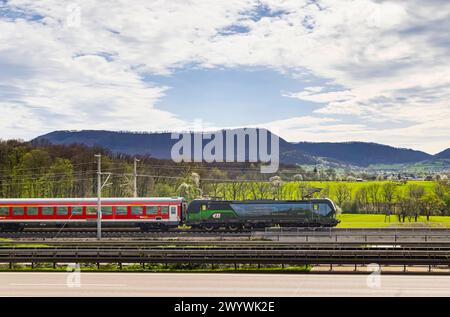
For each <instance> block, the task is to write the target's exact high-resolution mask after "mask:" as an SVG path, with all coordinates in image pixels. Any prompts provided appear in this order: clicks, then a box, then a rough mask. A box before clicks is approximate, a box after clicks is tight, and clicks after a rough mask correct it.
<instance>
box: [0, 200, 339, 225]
mask: <svg viewBox="0 0 450 317" xmlns="http://www.w3.org/2000/svg"><path fill="white" fill-rule="evenodd" d="M101 212H102V221H101V223H102V227H114V228H126V227H134V228H138V229H140V230H141V231H143V232H148V231H157V230H160V231H164V230H170V229H173V228H179V227H180V226H184V227H187V228H189V229H196V230H204V231H209V232H211V231H216V230H229V231H242V230H252V229H256V228H267V227H273V226H280V227H333V226H336V225H337V224H338V223H339V221H338V220H337V219H336V207H335V204H334V203H333V201H331V200H330V199H308V200H242V201H225V200H214V199H196V200H193V201H191V202H189V203H188V202H187V201H186V200H185V199H184V198H183V197H141V198H102V199H101ZM96 224H97V199H96V198H45V199H44V198H42V199H26V198H21V199H0V231H16V232H17V231H23V230H24V229H25V228H86V227H95V226H96Z"/></svg>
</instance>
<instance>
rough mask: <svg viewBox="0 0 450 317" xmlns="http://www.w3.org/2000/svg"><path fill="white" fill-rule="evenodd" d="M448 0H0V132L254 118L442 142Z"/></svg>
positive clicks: (374, 138) (447, 130)
mask: <svg viewBox="0 0 450 317" xmlns="http://www.w3.org/2000/svg"><path fill="white" fill-rule="evenodd" d="M449 57H450V1H447V0H409V1H400V0H398V1H396V0H391V1H384V0H354V1H347V0H337V1H336V0H324V1H321V0H317V1H314V0H304V1H303V0H227V1H223V0H133V1H129V0H110V1H94V0H78V1H76V0H75V1H65V0H40V1H35V0H10V1H5V0H0V111H1V112H0V114H1V115H0V138H2V139H9V138H21V139H25V140H29V139H32V138H34V137H36V136H39V135H41V134H44V133H48V132H51V131H54V130H81V129H106V130H127V131H180V130H214V129H219V128H234V127H264V128H268V129H270V130H272V131H273V132H275V133H277V134H279V135H280V136H281V137H283V138H285V139H286V140H288V141H292V142H298V141H313V142H336V141H339V142H340V141H367V142H377V143H383V144H388V145H392V146H397V147H404V148H414V149H418V150H423V151H426V152H428V153H431V154H434V153H437V152H440V151H442V150H444V149H446V148H448V147H450V58H449Z"/></svg>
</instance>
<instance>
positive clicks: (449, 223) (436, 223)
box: [337, 214, 450, 228]
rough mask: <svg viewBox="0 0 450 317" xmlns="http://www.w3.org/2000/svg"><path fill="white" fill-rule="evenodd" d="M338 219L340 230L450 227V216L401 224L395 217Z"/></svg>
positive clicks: (340, 217) (421, 217)
mask: <svg viewBox="0 0 450 317" xmlns="http://www.w3.org/2000/svg"><path fill="white" fill-rule="evenodd" d="M337 218H338V219H339V220H340V221H341V223H340V224H339V225H338V226H337V227H338V228H386V227H450V216H432V217H430V221H427V218H426V217H424V216H420V217H419V218H418V220H417V222H415V221H414V219H411V221H409V220H408V218H406V220H405V222H399V221H398V218H397V216H395V215H394V216H391V217H390V218H387V217H385V216H384V215H369V214H340V215H338V216H337Z"/></svg>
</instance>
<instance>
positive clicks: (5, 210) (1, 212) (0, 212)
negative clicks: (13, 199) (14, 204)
mask: <svg viewBox="0 0 450 317" xmlns="http://www.w3.org/2000/svg"><path fill="white" fill-rule="evenodd" d="M0 216H9V207H0Z"/></svg>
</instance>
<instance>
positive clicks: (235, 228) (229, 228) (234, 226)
mask: <svg viewBox="0 0 450 317" xmlns="http://www.w3.org/2000/svg"><path fill="white" fill-rule="evenodd" d="M240 229H242V226H240V225H229V226H228V230H230V231H239V230H240Z"/></svg>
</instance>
